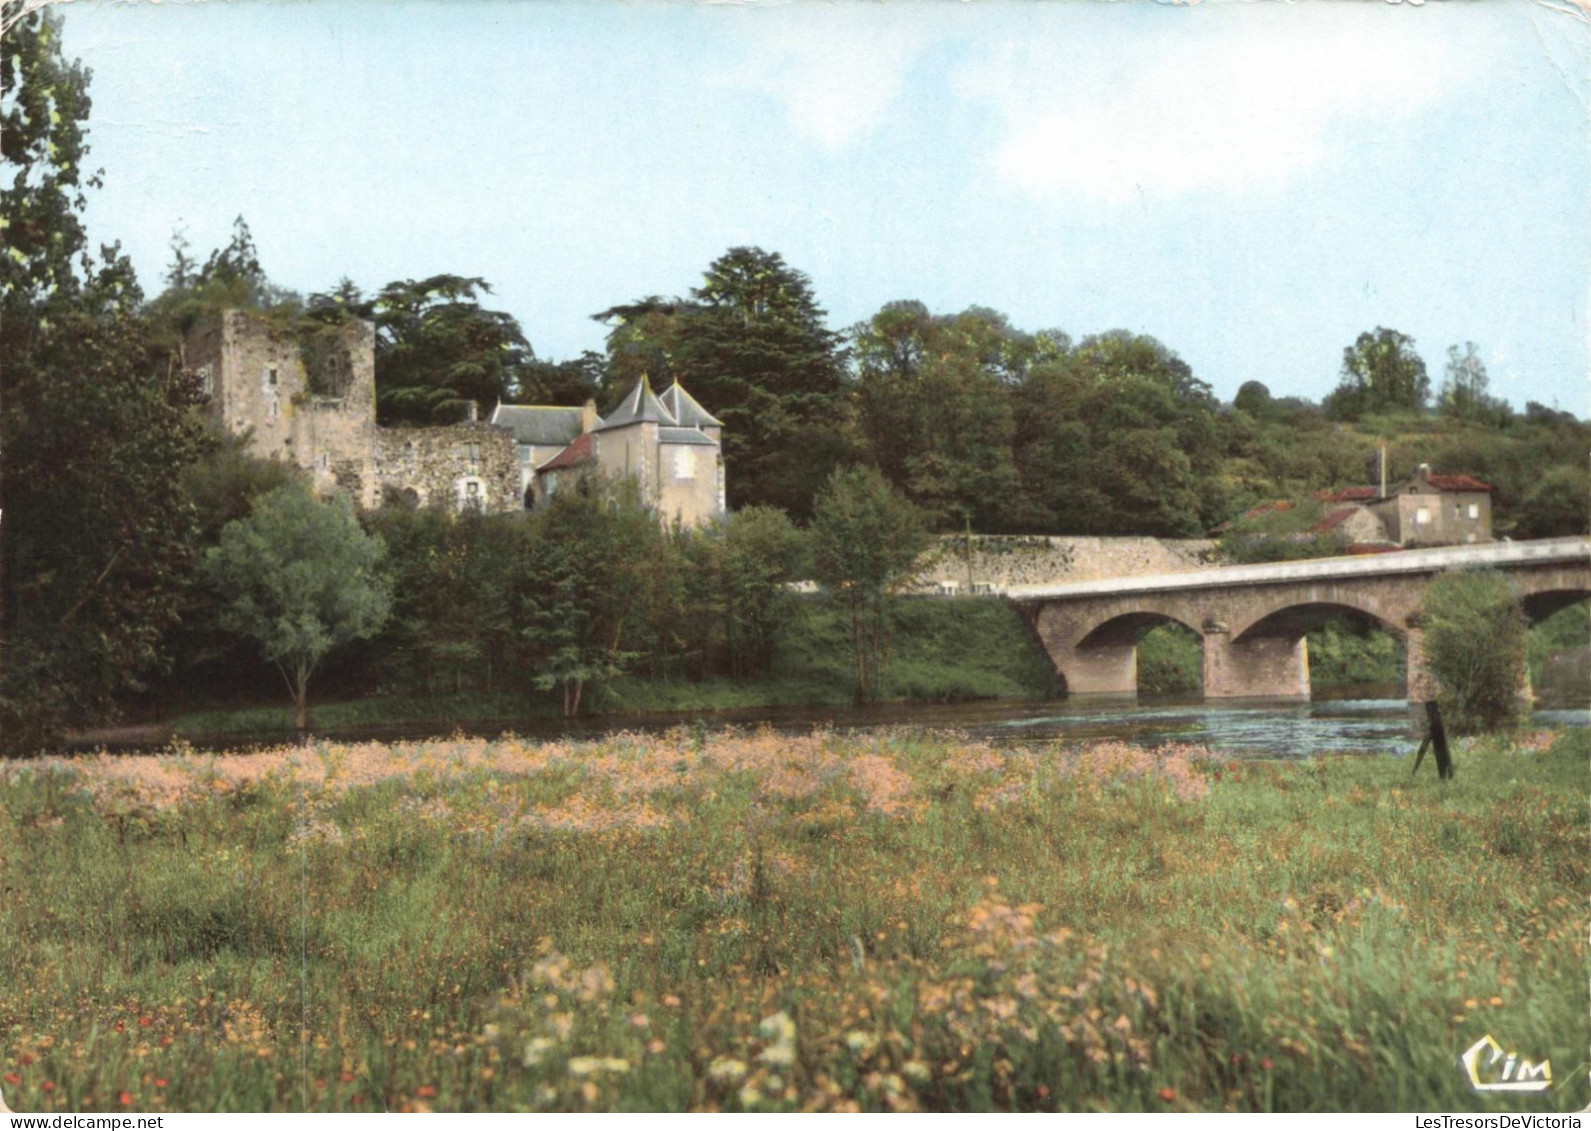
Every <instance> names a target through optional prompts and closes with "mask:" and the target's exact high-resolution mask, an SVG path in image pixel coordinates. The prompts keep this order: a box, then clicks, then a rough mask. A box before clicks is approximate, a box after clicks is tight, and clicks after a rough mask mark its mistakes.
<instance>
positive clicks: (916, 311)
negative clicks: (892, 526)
mask: <svg viewBox="0 0 1591 1131" xmlns="http://www.w3.org/2000/svg"><path fill="white" fill-rule="evenodd" d="M851 334H852V339H853V343H854V352H855V358H856V370H857V378H856V393H855V395H856V401H857V409H858V419H859V423H860V425H861V431H862V434H863V436H864V437H865V438H866V440H867V444H868V450H869V452H870V453H871V455H872V457H873V459H874V460H875V461H876V462H877V463H878V466H879V468H880V469H881V470H882V471H883V472H884V474H885V476H887V477H888V478H889V480H890V481H891V482H892V483H894V484H895V485H896V486H897V487H899V488H900V489H901V490H902V491H903V492H905V494H906V496H907V498H909V499H911V500H912V501H913V502H915V503H917V504H918V505H919V506H920V507H922V508H923V509H924V510H925V511H926V512H927V514H928V515H929V516H930V517H932V518H933V520H934V521H935V523H936V524H937V525H938V526H940V527H948V528H960V527H961V526H963V525H964V524H968V523H970V524H974V525H976V526H977V527H978V528H979V529H982V530H988V529H991V528H996V527H998V526H999V525H1000V522H1001V519H1002V518H1003V516H1004V513H1005V510H1006V508H1007V507H1008V506H1009V502H1010V499H1011V497H1012V494H1013V492H1014V491H1015V490H1016V487H1017V477H1016V469H1015V467H1014V466H1013V465H1012V462H1011V442H1012V437H1013V435H1014V433H1015V427H1016V426H1015V420H1014V417H1013V406H1012V399H1011V388H1010V386H1011V383H1012V382H1013V381H1015V380H1019V379H1020V378H1021V377H1022V376H1023V375H1024V374H1025V373H1026V372H1027V369H1028V368H1029V366H1030V365H1031V364H1032V363H1033V362H1034V361H1035V360H1036V359H1038V358H1043V357H1049V356H1053V355H1054V354H1055V353H1057V352H1058V351H1059V350H1061V349H1064V347H1065V344H1066V343H1065V341H1064V339H1057V338H1055V337H1051V336H1044V335H1039V336H1033V335H1027V334H1022V333H1020V332H1019V331H1017V330H1015V329H1014V328H1013V327H1012V326H1011V325H1010V324H1009V323H1008V322H1007V321H1006V318H1005V316H1004V315H1002V314H998V313H996V312H995V311H991V310H986V309H983V308H981V307H973V308H971V309H969V310H966V311H963V312H962V313H960V314H951V315H939V316H936V315H932V314H930V313H929V312H928V308H927V307H925V306H923V304H922V303H920V302H892V303H889V304H888V305H887V306H885V307H884V308H883V309H882V310H880V311H879V312H878V313H877V314H875V315H874V316H873V318H872V320H871V321H869V322H867V323H864V324H863V325H860V326H857V327H855V328H854V329H853V330H852V331H851Z"/></svg>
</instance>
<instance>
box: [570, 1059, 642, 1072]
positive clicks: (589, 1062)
mask: <svg viewBox="0 0 1591 1131" xmlns="http://www.w3.org/2000/svg"><path fill="white" fill-rule="evenodd" d="M629 1070H630V1062H629V1061H627V1060H620V1059H619V1058H618V1057H611V1056H608V1057H604V1056H572V1057H570V1058H569V1074H570V1075H571V1076H595V1075H596V1074H597V1073H599V1072H628V1071H629Z"/></svg>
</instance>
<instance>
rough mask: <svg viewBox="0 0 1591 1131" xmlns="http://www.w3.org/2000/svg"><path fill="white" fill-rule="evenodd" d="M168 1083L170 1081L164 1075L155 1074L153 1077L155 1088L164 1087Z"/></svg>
mask: <svg viewBox="0 0 1591 1131" xmlns="http://www.w3.org/2000/svg"><path fill="white" fill-rule="evenodd" d="M168 1083H170V1081H169V1080H167V1079H166V1078H165V1077H164V1076H156V1077H155V1087H157V1088H164V1087H165V1086H166V1085H167V1084H168Z"/></svg>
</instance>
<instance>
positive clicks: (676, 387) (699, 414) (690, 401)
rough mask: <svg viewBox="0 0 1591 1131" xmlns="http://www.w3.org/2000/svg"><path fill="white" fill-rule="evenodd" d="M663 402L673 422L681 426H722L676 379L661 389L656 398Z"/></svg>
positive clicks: (721, 422)
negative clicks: (660, 394) (661, 392)
mask: <svg viewBox="0 0 1591 1131" xmlns="http://www.w3.org/2000/svg"><path fill="white" fill-rule="evenodd" d="M658 399H659V400H661V401H662V402H663V407H664V408H665V409H667V410H668V414H669V415H670V416H672V417H673V418H674V422H675V423H676V424H678V425H679V426H680V427H681V428H722V427H723V426H724V425H723V421H721V420H718V419H716V418H715V417H714V416H713V414H712V413H710V412H708V411H707V410H706V409H705V408H703V407H702V406H701V405H700V404H699V403H698V402H697V400H696V398H695V397H693V396H691V395H690V394H689V393H687V392H686V391H685V388H684V386H682V385H681V384H680V383H679V382H678V381H675V382H674V383H673V384H672V385H670V386H669V387H668V388H666V389H664V390H663V395H662V396H661V397H659V398H658Z"/></svg>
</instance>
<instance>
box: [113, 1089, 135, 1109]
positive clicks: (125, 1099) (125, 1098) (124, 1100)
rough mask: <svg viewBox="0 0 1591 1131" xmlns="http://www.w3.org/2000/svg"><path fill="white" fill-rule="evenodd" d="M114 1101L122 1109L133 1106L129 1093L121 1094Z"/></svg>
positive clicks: (131, 1095) (131, 1096)
mask: <svg viewBox="0 0 1591 1131" xmlns="http://www.w3.org/2000/svg"><path fill="white" fill-rule="evenodd" d="M116 1099H117V1100H118V1101H119V1102H120V1103H121V1105H122V1106H123V1107H132V1106H133V1094H132V1093H131V1092H123V1093H122V1094H121V1095H119V1096H117V1097H116Z"/></svg>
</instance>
